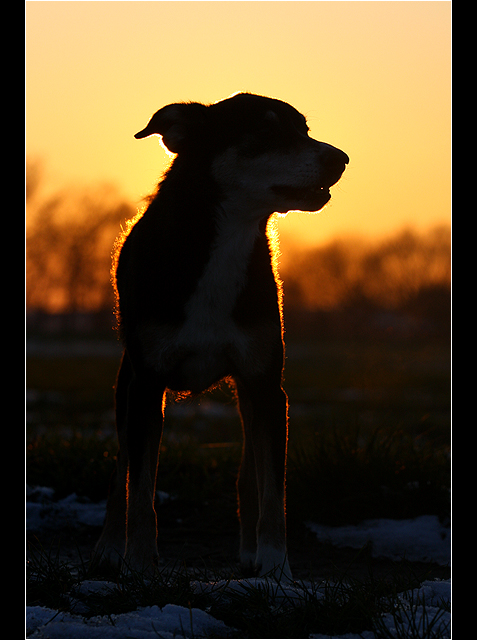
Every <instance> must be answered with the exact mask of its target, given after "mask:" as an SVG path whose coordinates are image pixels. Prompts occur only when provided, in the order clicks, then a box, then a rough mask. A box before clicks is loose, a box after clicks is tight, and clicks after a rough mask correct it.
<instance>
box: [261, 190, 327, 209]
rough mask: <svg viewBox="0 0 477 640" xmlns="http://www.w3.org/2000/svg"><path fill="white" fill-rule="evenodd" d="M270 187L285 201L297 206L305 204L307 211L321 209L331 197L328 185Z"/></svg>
mask: <svg viewBox="0 0 477 640" xmlns="http://www.w3.org/2000/svg"><path fill="white" fill-rule="evenodd" d="M272 189H273V191H274V192H275V193H276V194H277V195H279V196H280V197H282V198H283V199H284V200H285V201H287V202H292V203H294V206H296V207H297V208H298V207H303V208H304V207H305V206H306V207H307V209H306V210H308V211H317V210H318V209H321V208H322V207H324V206H325V204H326V203H327V202H328V201H329V200H330V198H331V193H330V188H329V187H328V186H320V185H316V186H308V187H306V188H304V187H289V186H285V185H276V186H274V187H272Z"/></svg>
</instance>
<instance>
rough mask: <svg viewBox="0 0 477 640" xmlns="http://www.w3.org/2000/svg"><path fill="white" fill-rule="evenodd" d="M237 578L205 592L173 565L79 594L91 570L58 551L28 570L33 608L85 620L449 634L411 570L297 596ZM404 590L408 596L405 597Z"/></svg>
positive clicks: (286, 631)
mask: <svg viewBox="0 0 477 640" xmlns="http://www.w3.org/2000/svg"><path fill="white" fill-rule="evenodd" d="M233 577H234V576H233V575H232V574H231V573H228V574H225V573H224V575H222V576H217V581H218V580H219V579H220V578H222V580H223V582H225V586H224V585H223V584H221V585H217V586H216V588H214V589H212V590H207V591H201V590H200V589H197V588H196V582H197V581H201V582H209V577H208V576H206V575H201V574H200V573H199V572H197V570H196V571H190V570H188V569H187V568H186V567H180V568H177V567H169V568H166V570H163V571H162V572H161V574H160V575H158V576H157V577H155V578H153V579H150V580H144V578H143V577H142V576H141V575H139V574H132V575H128V576H127V577H125V576H121V577H119V578H118V579H117V581H116V583H109V584H108V587H107V588H106V589H104V590H103V589H102V590H100V591H97V590H92V591H91V592H89V593H88V591H87V590H86V591H85V590H84V589H78V587H79V586H80V585H81V583H82V581H83V580H86V579H88V578H89V576H88V572H87V569H86V568H85V565H82V566H81V567H80V568H79V569H78V568H76V570H75V571H73V570H72V568H71V566H68V565H66V564H65V563H62V562H61V561H60V560H59V558H58V556H57V555H55V554H54V553H53V554H52V553H47V552H45V550H44V549H41V548H39V547H36V548H33V549H31V550H30V560H29V563H28V569H27V604H29V605H32V606H34V605H40V606H47V607H50V608H54V609H57V610H60V611H66V612H70V613H77V614H80V615H81V616H83V617H84V618H89V617H92V616H111V615H112V614H121V613H127V612H130V611H135V610H137V609H138V608H139V607H147V606H152V605H157V606H158V607H159V608H162V607H164V606H165V605H166V604H176V605H180V606H183V607H186V608H189V609H192V608H199V609H202V610H205V611H207V612H208V613H209V614H210V615H212V616H213V617H215V618H216V619H218V620H222V621H223V622H225V624H226V625H227V626H229V627H231V629H232V631H231V634H230V637H236V638H307V637H309V635H310V634H327V635H331V636H340V635H342V634H346V633H353V634H359V633H361V632H364V631H374V633H375V637H376V638H389V637H390V635H389V628H390V627H392V628H394V629H396V630H397V635H393V637H402V638H409V637H416V638H442V637H449V635H445V634H447V633H448V631H449V630H448V619H447V618H446V617H445V613H446V612H448V611H449V610H450V603H449V602H441V603H440V605H439V606H438V607H435V606H433V607H427V608H426V602H425V599H423V597H422V596H416V595H414V593H415V592H414V591H413V589H415V588H416V587H417V586H418V584H419V577H418V576H416V575H415V574H414V573H412V572H411V571H409V573H408V575H406V576H403V574H402V572H401V573H400V574H399V575H397V576H395V578H394V579H392V580H389V579H386V580H384V579H377V578H368V579H367V580H365V581H357V580H352V579H349V578H345V577H344V576H337V579H336V580H335V581H326V582H311V583H307V584H306V585H305V584H304V583H296V584H295V587H296V589H295V590H294V591H293V593H290V590H285V591H282V590H281V589H280V588H278V589H277V586H276V585H274V584H264V583H260V584H257V583H254V582H251V583H250V584H249V585H247V584H244V583H242V585H241V589H240V591H234V589H233V588H232V589H230V588H227V584H229V583H230V580H231V579H233ZM403 592H407V593H405V594H404V595H403Z"/></svg>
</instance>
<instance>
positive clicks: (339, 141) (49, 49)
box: [26, 2, 451, 254]
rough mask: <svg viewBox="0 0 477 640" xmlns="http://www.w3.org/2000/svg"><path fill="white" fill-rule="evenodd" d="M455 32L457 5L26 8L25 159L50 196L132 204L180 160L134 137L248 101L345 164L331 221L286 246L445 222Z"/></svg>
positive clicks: (298, 227) (304, 230) (313, 219)
mask: <svg viewBox="0 0 477 640" xmlns="http://www.w3.org/2000/svg"><path fill="white" fill-rule="evenodd" d="M450 22H451V4H450V2H27V3H26V154H27V156H28V157H32V158H37V159H39V160H41V161H42V163H43V165H44V177H43V183H42V185H41V187H42V188H43V189H44V190H49V191H54V190H58V189H60V188H64V187H65V186H69V185H78V184H79V185H89V184H98V183H110V184H113V185H115V186H116V187H117V189H118V190H119V192H120V193H121V194H122V195H123V196H124V198H125V199H127V200H128V201H129V202H131V203H132V204H133V205H134V206H135V205H137V204H138V203H139V202H140V200H141V198H142V197H144V196H146V195H147V194H149V193H150V192H151V191H153V190H154V187H155V185H156V184H157V181H158V180H159V178H160V176H161V174H162V172H163V171H164V169H165V168H166V166H167V165H168V164H169V162H170V158H169V157H168V156H167V155H166V153H165V150H164V149H163V147H161V146H160V145H159V144H158V138H157V136H152V137H150V138H148V139H144V140H135V139H134V133H135V132H136V131H139V130H140V129H141V128H142V127H144V126H145V125H146V123H147V121H148V119H149V118H150V116H151V115H152V114H153V113H154V112H155V111H157V110H158V109H159V108H161V107H162V106H164V105H166V104H169V103H172V102H177V101H199V102H206V103H212V102H215V101H217V100H220V99H223V98H225V97H227V96H229V95H231V94H232V93H234V92H237V91H250V92H253V93H258V94H261V95H267V96H271V97H276V98H279V99H281V100H285V101H287V102H289V103H290V104H292V105H293V106H294V107H296V108H297V109H298V110H299V111H300V112H302V113H303V114H304V115H305V116H306V117H307V120H308V125H309V127H310V135H311V136H312V137H314V138H316V139H318V140H321V141H325V142H328V143H330V144H332V145H333V146H336V147H338V148H340V149H342V150H343V151H345V152H346V153H347V154H348V155H349V157H350V164H349V166H348V168H347V169H346V172H345V174H344V175H343V177H342V179H341V180H340V182H339V183H338V184H337V185H336V186H334V187H333V188H332V189H331V193H332V199H331V202H330V203H329V205H328V206H327V207H326V208H325V209H324V210H323V211H322V212H320V213H319V214H317V215H315V216H310V215H309V214H304V213H297V214H293V215H288V216H287V217H286V218H284V219H280V220H279V229H280V235H281V241H282V249H284V245H286V244H287V242H288V243H289V246H290V247H297V248H298V247H300V246H310V245H313V244H322V243H324V242H327V241H329V240H330V239H332V238H336V237H343V236H346V237H349V236H350V235H354V234H358V235H361V236H364V237H371V238H374V237H377V238H378V237H383V236H386V235H389V234H390V233H393V232H395V231H396V230H399V229H402V228H403V227H406V226H408V227H414V228H416V229H418V230H425V229H427V228H429V227H431V226H433V225H435V224H437V223H449V221H450V142H451V140H450V138H451V133H450V109H451V95H450V81H451V60H450V46H451V38H450V26H451V25H450ZM283 252H284V254H285V253H286V252H285V250H284V251H283Z"/></svg>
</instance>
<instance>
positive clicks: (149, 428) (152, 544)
mask: <svg viewBox="0 0 477 640" xmlns="http://www.w3.org/2000/svg"><path fill="white" fill-rule="evenodd" d="M164 391H165V386H164V385H163V384H162V383H161V380H160V379H158V377H157V376H156V375H155V374H154V373H152V372H146V371H141V373H140V374H138V373H137V372H136V375H135V376H134V377H133V379H132V380H131V383H130V385H129V390H128V410H127V450H128V461H129V465H128V483H127V505H128V506H127V522H126V555H125V558H124V565H125V569H126V570H133V571H140V572H146V573H151V572H153V571H154V570H155V567H156V566H157V562H158V552H157V544H156V537H157V525H156V512H155V510H154V496H155V488H156V473H157V464H158V457H159V448H160V444H161V436H162V422H163V396H164Z"/></svg>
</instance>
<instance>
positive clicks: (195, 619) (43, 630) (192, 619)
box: [27, 604, 233, 639]
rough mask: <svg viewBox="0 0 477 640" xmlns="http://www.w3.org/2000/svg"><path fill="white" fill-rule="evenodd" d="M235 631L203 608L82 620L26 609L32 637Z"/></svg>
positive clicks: (188, 634)
mask: <svg viewBox="0 0 477 640" xmlns="http://www.w3.org/2000/svg"><path fill="white" fill-rule="evenodd" d="M232 631H233V630H232V629H230V628H229V627H227V626H226V625H225V624H224V623H223V622H222V621H220V620H216V619H215V618H213V617H212V616H211V615H209V614H208V613H206V612H205V611H202V610H201V609H187V608H186V607H181V606H179V605H175V604H168V605H166V606H165V607H163V608H162V609H160V608H159V607H158V606H157V605H153V606H152V607H140V608H139V609H138V610H137V611H131V612H130V613H122V614H112V615H109V616H95V617H93V618H88V619H85V618H82V617H81V616H78V615H74V614H70V613H58V612H56V611H53V610H52V609H46V608H43V607H27V637H29V638H156V639H157V638H208V637H211V636H212V637H216V638H227V637H229V635H230V633H231V632H232Z"/></svg>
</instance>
